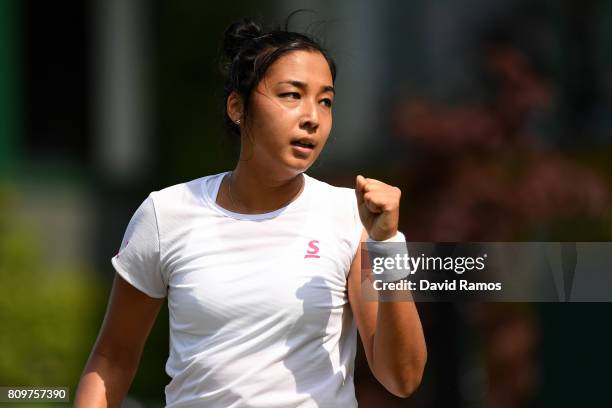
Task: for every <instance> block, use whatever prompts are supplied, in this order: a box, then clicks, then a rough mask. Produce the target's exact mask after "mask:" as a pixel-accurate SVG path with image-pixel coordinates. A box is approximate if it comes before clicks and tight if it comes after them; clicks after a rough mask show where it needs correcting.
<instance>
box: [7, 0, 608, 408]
mask: <svg viewBox="0 0 612 408" xmlns="http://www.w3.org/2000/svg"><path fill="white" fill-rule="evenodd" d="M298 8H309V9H312V10H315V11H316V13H310V12H305V13H301V14H299V15H298V16H297V17H296V18H295V19H294V20H293V21H292V27H293V28H294V29H296V30H298V31H307V32H309V33H311V34H314V35H315V36H318V37H321V38H323V39H324V43H325V44H326V46H327V47H328V48H329V50H330V51H331V53H332V55H334V56H335V57H336V60H337V62H338V65H339V75H338V79H337V83H336V88H337V90H338V97H337V99H336V102H335V105H334V129H333V131H332V136H331V139H330V141H329V142H328V146H327V147H326V151H325V152H324V154H323V155H322V157H321V158H320V159H319V161H318V162H317V163H316V164H315V166H314V167H313V168H312V169H311V171H310V173H311V174H312V175H314V176H316V177H319V178H321V179H323V180H325V181H328V182H330V183H332V184H336V185H343V186H352V184H353V180H354V177H355V175H356V174H358V173H361V174H367V175H369V176H371V177H375V178H381V179H383V180H386V181H388V182H389V183H393V184H395V185H397V186H399V187H401V188H402V191H403V204H402V211H403V212H402V219H401V223H402V229H403V230H404V231H405V233H406V235H407V236H408V237H409V239H412V240H415V241H470V240H471V241H478V240H480V241H512V240H525V241H529V240H532V241H538V240H539V241H546V240H550V241H612V212H611V211H610V208H611V202H612V198H611V197H612V195H611V188H612V161H611V160H610V157H611V153H612V53H610V50H611V49H612V2H610V1H604V0H599V1H597V0H582V1H574V0H564V1H552V0H540V1H523V0H505V1H498V2H489V1H486V0H461V1H459V0H440V1H435V2H431V1H426V0H414V1H410V2H405V1H399V0H395V1H380V2H374V1H365V0H360V1H348V0H346V1H334V2H326V1H314V0H313V1H295V0H291V1H262V2H256V3H255V2H246V1H235V2H231V3H230V2H224V3H220V2H202V1H195V0H193V1H189V0H183V1H174V2H173V1H161V0H158V1H144V0H134V1H124V0H106V1H103V0H98V1H69V2H60V3H58V2H40V1H34V0H24V1H18V0H2V1H0V290H1V291H2V293H1V294H2V296H0V324H1V329H0V386H69V387H70V390H71V393H74V391H75V390H76V385H77V383H78V379H79V376H80V374H81V372H82V369H83V367H84V365H85V362H86V360H87V356H88V354H89V351H90V350H91V347H92V345H93V343H94V341H95V338H96V335H97V331H98V328H99V326H100V323H101V321H102V318H103V315H104V310H105V306H106V300H107V297H108V294H109V289H110V284H111V282H112V277H113V273H114V272H113V271H112V267H111V265H110V258H111V257H112V256H113V255H114V254H115V252H116V250H117V248H118V246H119V244H120V242H121V237H122V235H123V230H124V228H125V227H126V225H127V223H128V221H129V219H130V217H131V214H132V212H133V211H134V210H135V209H136V208H137V206H138V205H139V204H140V202H141V201H142V200H143V199H144V198H145V197H146V195H147V194H148V193H149V192H150V191H152V190H158V189H161V188H163V187H165V186H168V185H171V184H176V183H179V182H183V181H186V180H189V179H193V178H197V177H201V176H203V175H207V174H212V173H217V172H221V171H225V170H227V169H230V168H231V167H232V166H233V165H234V161H235V159H236V148H237V145H236V141H235V140H232V139H231V138H230V137H229V136H226V135H225V133H224V130H223V120H222V119H223V116H222V106H223V101H222V100H221V96H222V77H221V75H220V74H219V71H218V63H219V56H220V47H221V40H222V34H223V30H224V29H225V27H226V26H227V25H228V24H229V23H230V22H231V21H233V20H235V19H237V18H239V17H241V16H251V17H253V18H255V19H256V20H258V21H260V22H262V23H263V24H264V25H270V24H274V23H280V22H283V21H284V18H285V17H286V16H287V15H288V14H289V13H290V12H291V11H293V10H295V9H298ZM419 311H420V313H421V316H422V320H423V324H424V327H425V331H426V336H427V341H428V348H429V362H428V366H427V371H426V374H425V379H424V381H423V384H422V386H421V388H420V389H419V390H418V392H417V393H416V394H415V395H414V396H413V397H412V398H411V399H409V400H400V399H397V398H394V397H392V396H391V395H390V394H388V393H387V392H386V391H384V389H382V387H381V386H379V385H378V384H377V383H376V381H375V380H374V379H373V378H372V376H371V375H370V374H369V371H368V369H367V364H365V362H364V358H363V355H362V354H360V355H359V356H358V361H357V369H356V385H357V393H358V399H359V403H360V406H363V407H374V406H380V405H381V404H384V405H385V406H389V407H393V406H398V407H399V406H405V407H455V406H456V407H484V406H486V407H526V406H539V407H542V406H544V407H549V406H550V407H553V406H554V407H566V406H567V407H569V406H575V405H578V404H585V405H589V404H590V406H609V404H610V402H612V399H611V397H610V396H609V392H608V391H607V387H608V384H607V383H608V380H609V378H610V375H609V364H608V362H610V354H611V353H610V351H609V349H608V348H609V344H611V341H612V329H611V328H610V325H609V324H608V323H607V322H608V320H609V317H608V316H609V315H610V313H611V312H612V307H611V306H610V304H603V303H602V304H597V303H585V304H577V303H563V304H562V303H558V304H553V303H551V304H513V305H512V304H511V305H508V304H483V305H454V304H425V305H419ZM167 320H168V315H167V310H165V308H164V309H163V310H162V312H161V313H160V316H159V319H158V321H157V323H156V326H155V328H154V330H153V332H152V334H151V336H150V338H149V341H148V343H147V346H146V349H145V353H144V355H143V358H142V361H141V366H140V369H139V371H138V374H137V377H136V379H135V381H134V383H133V385H132V388H131V390H130V395H129V398H128V400H127V402H126V404H125V405H126V406H133V407H148V406H151V407H155V406H161V405H163V395H164V390H163V387H164V386H165V384H167V382H168V377H167V376H166V375H165V373H164V364H165V360H166V358H167V353H168V323H167ZM50 406H59V404H56V405H50Z"/></svg>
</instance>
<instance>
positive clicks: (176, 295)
mask: <svg viewBox="0 0 612 408" xmlns="http://www.w3.org/2000/svg"><path fill="white" fill-rule="evenodd" d="M225 174H226V173H221V174H217V175H213V176H207V177H203V178H200V179H197V180H193V181H190V182H187V183H183V184H178V185H175V186H172V187H169V188H166V189H163V190H161V191H158V192H153V193H151V195H150V196H149V197H148V198H147V199H146V200H145V201H144V202H143V203H142V205H141V206H140V207H139V208H138V210H137V211H136V213H135V214H134V216H133V217H132V220H131V221H130V223H129V225H128V227H127V230H126V233H125V237H124V239H123V242H122V244H121V249H120V252H119V254H118V255H117V256H115V257H114V258H113V259H112V263H113V266H114V267H115V269H116V270H117V273H119V275H121V276H122V277H123V278H124V279H125V280H126V281H128V282H129V283H131V284H132V285H133V286H135V287H136V288H138V289H140V290H141V291H142V292H144V293H146V294H147V295H149V296H151V297H156V298H162V297H166V296H167V297H168V308H169V314H170V355H169V358H168V361H167V363H166V372H167V373H168V375H169V376H170V377H171V378H172V380H171V381H170V383H169V384H168V385H167V386H166V403H167V406H168V407H223V408H230V407H232V408H233V407H266V408H274V407H356V406H357V402H356V399H355V390H354V385H353V369H354V359H355V350H356V330H355V325H354V322H353V316H352V313H351V310H350V307H349V304H348V293H347V276H348V272H349V268H350V265H351V262H352V260H353V257H354V255H355V253H356V251H357V249H358V246H359V241H360V235H361V230H362V228H363V227H362V225H361V222H360V219H359V214H358V210H357V203H356V199H355V194H354V190H352V189H347V188H338V187H333V186H330V185H329V184H327V183H324V182H321V181H318V180H316V179H314V178H312V177H309V176H307V175H304V177H305V186H304V189H303V191H302V193H301V194H300V196H299V197H298V198H297V199H295V200H294V201H293V202H292V203H290V204H289V205H287V206H286V207H284V208H281V209H279V210H276V211H273V212H270V213H266V214H256V215H253V214H251V215H248V214H238V213H233V212H230V211H228V210H225V209H224V208H222V207H220V206H219V205H217V204H216V197H217V192H218V191H219V186H220V184H221V180H222V179H223V176H224V175H225Z"/></svg>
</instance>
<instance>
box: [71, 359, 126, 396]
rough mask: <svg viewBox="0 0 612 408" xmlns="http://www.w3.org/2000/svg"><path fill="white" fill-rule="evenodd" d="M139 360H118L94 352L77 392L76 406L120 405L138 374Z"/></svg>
mask: <svg viewBox="0 0 612 408" xmlns="http://www.w3.org/2000/svg"><path fill="white" fill-rule="evenodd" d="M137 365H138V361H135V362H134V361H131V362H130V361H125V362H118V361H117V360H114V359H110V358H108V357H107V356H105V355H103V354H100V353H96V352H95V351H94V352H93V353H92V355H91V357H90V359H89V361H88V363H87V366H86V367H85V370H84V372H83V376H82V377H81V381H80V383H79V387H78V389H77V392H76V396H75V401H74V406H75V407H76V408H85V407H86V408H89V407H93V408H101V407H104V408H106V407H120V406H121V402H122V401H123V399H124V397H125V395H126V394H127V391H128V389H129V387H130V384H131V383H132V380H133V379H134V375H135V374H136V368H137Z"/></svg>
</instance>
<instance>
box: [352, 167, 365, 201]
mask: <svg viewBox="0 0 612 408" xmlns="http://www.w3.org/2000/svg"><path fill="white" fill-rule="evenodd" d="M365 185H366V179H365V177H363V176H362V175H361V174H360V175H358V176H357V178H356V179H355V195H357V203H358V204H363V189H364V187H365Z"/></svg>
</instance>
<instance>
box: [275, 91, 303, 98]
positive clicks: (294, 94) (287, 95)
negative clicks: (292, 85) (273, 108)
mask: <svg viewBox="0 0 612 408" xmlns="http://www.w3.org/2000/svg"><path fill="white" fill-rule="evenodd" d="M279 96H280V97H281V98H288V99H300V94H299V93H297V92H285V93H282V94H280V95H279Z"/></svg>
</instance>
